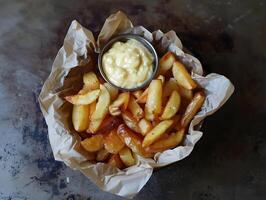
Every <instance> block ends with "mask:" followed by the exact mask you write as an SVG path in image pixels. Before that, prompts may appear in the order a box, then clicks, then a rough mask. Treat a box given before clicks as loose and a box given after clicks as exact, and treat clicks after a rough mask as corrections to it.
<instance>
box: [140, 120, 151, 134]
mask: <svg viewBox="0 0 266 200" xmlns="http://www.w3.org/2000/svg"><path fill="white" fill-rule="evenodd" d="M138 126H139V128H140V132H141V134H142V135H143V136H145V135H146V134H147V133H148V132H149V131H150V130H151V129H152V125H151V122H150V121H148V120H147V119H145V118H143V119H141V120H140V121H139V123H138Z"/></svg>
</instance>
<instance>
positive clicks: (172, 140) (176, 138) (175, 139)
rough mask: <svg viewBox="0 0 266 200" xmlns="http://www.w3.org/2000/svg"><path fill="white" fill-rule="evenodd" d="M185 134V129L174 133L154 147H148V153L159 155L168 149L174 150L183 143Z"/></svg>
mask: <svg viewBox="0 0 266 200" xmlns="http://www.w3.org/2000/svg"><path fill="white" fill-rule="evenodd" d="M184 134H185V129H184V128H183V129H181V130H180V131H178V132H176V133H172V134H170V135H169V136H167V137H166V138H163V139H160V140H158V141H157V142H155V143H153V144H152V145H150V146H149V147H147V151H149V152H152V153H157V152H162V151H165V150H167V149H172V148H174V147H176V146H177V145H179V144H180V143H181V142H182V140H183V138H184Z"/></svg>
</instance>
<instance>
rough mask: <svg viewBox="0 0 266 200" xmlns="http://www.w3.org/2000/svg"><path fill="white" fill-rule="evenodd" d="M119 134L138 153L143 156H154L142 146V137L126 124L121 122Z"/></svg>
mask: <svg viewBox="0 0 266 200" xmlns="http://www.w3.org/2000/svg"><path fill="white" fill-rule="evenodd" d="M117 133H118V135H119V136H120V137H121V139H122V140H123V141H124V143H125V144H126V145H127V146H128V147H129V148H130V149H131V150H132V151H133V152H135V153H136V154H138V155H141V156H143V157H152V156H153V154H152V153H149V152H147V151H146V150H145V149H144V148H143V147H142V138H141V137H140V136H138V135H137V134H136V133H134V132H132V131H131V130H130V129H129V128H128V127H127V126H126V125H125V124H121V125H120V126H119V127H118V129H117Z"/></svg>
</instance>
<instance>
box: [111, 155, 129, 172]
mask: <svg viewBox="0 0 266 200" xmlns="http://www.w3.org/2000/svg"><path fill="white" fill-rule="evenodd" d="M107 164H108V165H111V166H113V167H117V168H118V169H123V168H124V167H125V166H124V163H123V162H122V160H121V159H120V156H119V155H118V154H114V155H112V156H111V158H110V159H109V160H108V163H107Z"/></svg>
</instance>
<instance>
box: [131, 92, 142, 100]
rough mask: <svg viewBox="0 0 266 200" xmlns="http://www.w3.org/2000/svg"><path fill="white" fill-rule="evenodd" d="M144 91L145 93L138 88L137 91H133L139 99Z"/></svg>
mask: <svg viewBox="0 0 266 200" xmlns="http://www.w3.org/2000/svg"><path fill="white" fill-rule="evenodd" d="M142 93H143V91H142V90H137V91H135V92H132V95H133V96H134V97H135V98H136V99H138V98H140V96H141V94H142Z"/></svg>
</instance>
